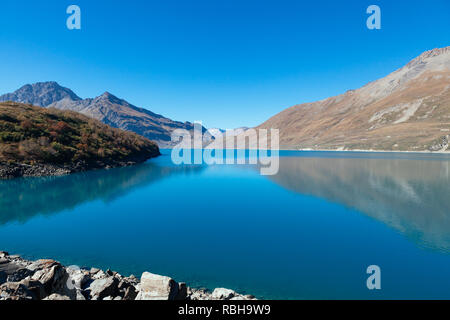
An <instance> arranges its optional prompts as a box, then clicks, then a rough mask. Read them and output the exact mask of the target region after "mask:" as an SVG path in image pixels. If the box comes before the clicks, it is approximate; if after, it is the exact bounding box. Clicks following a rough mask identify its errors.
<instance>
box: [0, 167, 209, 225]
mask: <svg viewBox="0 0 450 320" xmlns="http://www.w3.org/2000/svg"><path fill="white" fill-rule="evenodd" d="M202 168H203V167H201V166H190V167H186V166H167V165H166V166H160V165H158V164H155V163H151V162H147V163H144V164H140V165H135V166H131V167H125V168H116V169H111V170H97V171H90V172H84V173H77V174H72V175H68V176H63V177H45V178H26V179H13V180H1V181H0V225H3V224H6V223H9V222H14V221H19V222H26V221H27V220H28V219H30V218H32V217H33V216H35V215H38V214H42V215H50V214H53V213H58V212H60V211H62V210H66V209H72V208H75V207H77V206H78V205H80V204H82V203H86V202H90V201H94V200H102V201H104V202H109V201H112V200H114V199H116V198H118V197H122V196H124V195H126V194H127V193H129V192H131V191H132V190H134V189H136V188H140V187H143V186H146V185H149V184H151V183H154V182H155V181H158V180H160V179H164V178H167V177H169V176H171V175H174V174H178V175H184V174H190V173H195V172H199V171H200V170H202Z"/></svg>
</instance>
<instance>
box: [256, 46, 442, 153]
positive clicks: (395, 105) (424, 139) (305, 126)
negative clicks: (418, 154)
mask: <svg viewBox="0 0 450 320" xmlns="http://www.w3.org/2000/svg"><path fill="white" fill-rule="evenodd" d="M258 128H264V129H269V128H276V129H279V130H280V148H282V149H316V150H318V149H326V150H330V149H331V150H358V149H361V150H389V151H445V150H448V151H450V147H449V140H450V139H449V138H450V47H446V48H441V49H434V50H431V51H427V52H424V53H423V54H421V55H420V56H419V57H417V58H416V59H414V60H412V61H411V62H410V63H408V64H407V65H406V66H404V67H403V68H401V69H399V70H397V71H395V72H393V73H391V74H390V75H388V76H386V77H385V78H382V79H380V80H377V81H374V82H371V83H369V84H367V85H365V86H364V87H362V88H360V89H358V90H349V91H347V92H346V93H344V94H341V95H339V96H336V97H332V98H328V99H325V100H321V101H317V102H312V103H304V104H300V105H296V106H293V107H291V108H289V109H286V110H284V111H282V112H281V113H279V114H277V115H275V116H274V117H272V118H270V119H269V120H267V121H266V122H264V123H263V124H261V125H260V126H259V127H258Z"/></svg>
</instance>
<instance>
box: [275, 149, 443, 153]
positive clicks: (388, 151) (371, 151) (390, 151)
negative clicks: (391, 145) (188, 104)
mask: <svg viewBox="0 0 450 320" xmlns="http://www.w3.org/2000/svg"><path fill="white" fill-rule="evenodd" d="M279 151H319V152H343V153H345V152H364V153H418V154H450V150H448V151H447V150H445V151H428V150H422V151H404V150H398V151H394V150H365V149H354V150H340V149H333V150H331V149H307V148H306V149H279Z"/></svg>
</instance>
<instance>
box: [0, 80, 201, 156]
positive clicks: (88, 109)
mask: <svg viewBox="0 0 450 320" xmlns="http://www.w3.org/2000/svg"><path fill="white" fill-rule="evenodd" d="M0 101H14V102H21V103H28V104H33V105H37V106H41V107H47V108H56V109H60V110H72V111H76V112H79V113H82V114H84V115H86V116H88V117H91V118H94V119H97V120H100V121H102V122H103V123H105V124H108V125H110V126H112V127H114V128H119V129H123V130H127V131H131V132H135V133H137V134H140V135H142V136H144V137H146V138H148V139H151V140H153V141H155V142H157V143H158V145H159V146H160V147H161V148H165V147H171V146H173V143H172V142H171V133H172V132H173V131H174V130H175V129H186V130H188V131H192V130H193V128H194V125H193V124H192V123H190V122H184V123H183V122H178V121H173V120H171V119H169V118H165V117H163V116H161V115H159V114H156V113H153V112H151V111H149V110H147V109H144V108H139V107H136V106H134V105H132V104H130V103H128V102H127V101H125V100H123V99H119V98H118V97H116V96H114V95H112V94H111V93H109V92H105V93H104V94H102V95H101V96H99V97H96V98H93V99H91V98H88V99H81V98H80V97H78V96H77V95H76V94H75V93H73V92H72V91H71V90H70V89H67V88H64V87H62V86H60V85H59V84H57V83H56V82H40V83H35V84H32V85H25V86H23V87H22V88H20V89H19V90H17V91H15V92H13V93H9V94H5V95H2V96H0ZM204 131H205V130H204Z"/></svg>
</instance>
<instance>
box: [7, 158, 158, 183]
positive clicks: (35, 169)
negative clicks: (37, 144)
mask: <svg viewBox="0 0 450 320" xmlns="http://www.w3.org/2000/svg"><path fill="white" fill-rule="evenodd" d="M159 155H160V154H159V153H158V154H155V155H154V156H153V157H156V156H159ZM150 158H151V157H148V156H147V157H143V158H140V159H133V160H132V161H126V162H119V161H115V162H112V163H103V162H96V163H90V164H89V163H86V162H84V161H79V162H77V163H74V164H70V165H69V164H66V165H54V164H43V163H36V164H33V165H29V164H23V163H1V162H0V179H14V178H20V177H50V176H64V175H67V174H71V173H76V172H83V171H89V170H97V169H112V168H117V167H129V166H132V165H136V164H138V163H142V162H145V161H147V160H148V159H150Z"/></svg>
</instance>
